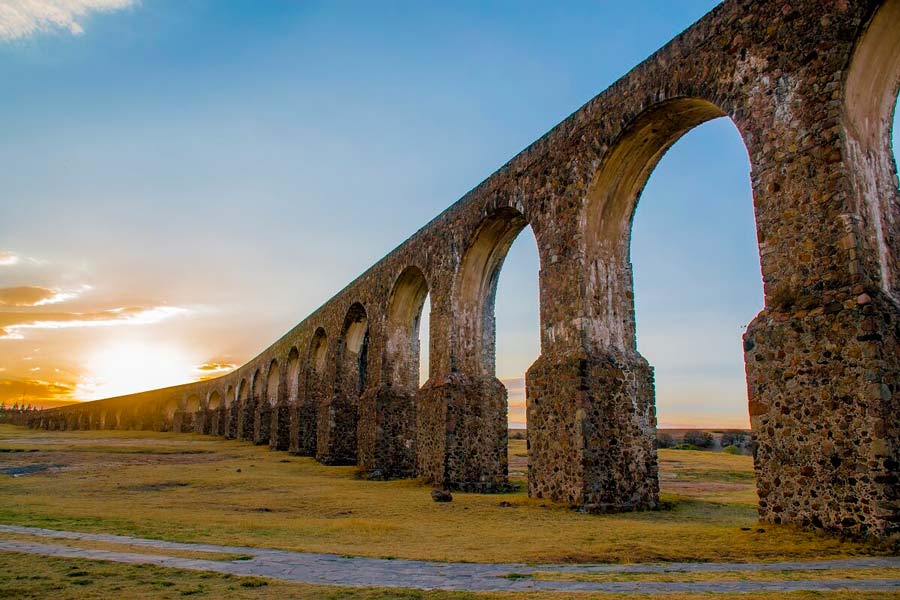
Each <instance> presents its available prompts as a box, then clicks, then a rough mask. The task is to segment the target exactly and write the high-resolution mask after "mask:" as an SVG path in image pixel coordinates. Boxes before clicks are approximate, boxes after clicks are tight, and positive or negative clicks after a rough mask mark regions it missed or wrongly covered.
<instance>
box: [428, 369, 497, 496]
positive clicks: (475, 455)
mask: <svg viewBox="0 0 900 600" xmlns="http://www.w3.org/2000/svg"><path fill="white" fill-rule="evenodd" d="M506 399H507V392H506V388H505V387H504V385H503V384H502V383H501V382H500V380H499V379H497V378H496V377H469V376H466V375H464V374H462V373H451V374H449V375H447V376H444V377H439V378H433V379H430V380H429V381H428V382H427V383H426V384H425V385H424V386H423V387H422V389H421V390H420V392H419V404H418V409H417V410H418V415H417V420H418V423H417V430H418V454H419V464H418V467H419V476H420V477H421V478H422V479H423V481H425V482H427V483H432V484H435V485H441V486H443V487H447V488H449V489H458V490H462V491H472V492H497V491H504V490H506V489H507V488H508V485H509V484H508V480H507V473H508V467H509V464H508V463H509V461H508V456H507V439H508V431H507V422H506Z"/></svg>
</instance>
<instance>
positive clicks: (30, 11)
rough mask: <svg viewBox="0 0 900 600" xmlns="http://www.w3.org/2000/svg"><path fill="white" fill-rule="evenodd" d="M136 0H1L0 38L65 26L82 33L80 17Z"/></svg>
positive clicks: (16, 38)
mask: <svg viewBox="0 0 900 600" xmlns="http://www.w3.org/2000/svg"><path fill="white" fill-rule="evenodd" d="M136 3H137V0H0V40H7V41H8V40H18V39H23V38H27V37H30V36H33V35H36V34H38V33H45V32H48V31H53V30H59V29H63V30H66V31H68V32H69V33H71V34H72V35H81V34H83V33H84V28H83V27H82V26H81V23H80V21H81V20H82V19H83V17H85V16H86V15H87V14H88V13H91V12H111V11H115V10H122V9H124V8H129V7H131V6H134V5H135V4H136Z"/></svg>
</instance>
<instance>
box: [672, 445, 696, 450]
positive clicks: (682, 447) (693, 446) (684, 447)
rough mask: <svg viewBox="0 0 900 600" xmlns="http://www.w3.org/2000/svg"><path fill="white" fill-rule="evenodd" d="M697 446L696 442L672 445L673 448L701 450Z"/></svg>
mask: <svg viewBox="0 0 900 600" xmlns="http://www.w3.org/2000/svg"><path fill="white" fill-rule="evenodd" d="M699 449H700V448H698V447H697V446H695V445H694V444H675V445H674V446H672V450H699Z"/></svg>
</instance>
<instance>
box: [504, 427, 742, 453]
mask: <svg viewBox="0 0 900 600" xmlns="http://www.w3.org/2000/svg"><path fill="white" fill-rule="evenodd" d="M527 437H528V434H527V430H525V429H510V430H509V438H510V439H512V440H524V439H526V438H527ZM656 447H657V448H669V449H672V450H719V451H722V452H728V453H729V454H753V453H754V450H755V448H754V442H753V438H752V437H751V435H750V431H748V430H746V429H725V430H719V429H713V430H705V429H668V430H666V429H660V430H657V432H656Z"/></svg>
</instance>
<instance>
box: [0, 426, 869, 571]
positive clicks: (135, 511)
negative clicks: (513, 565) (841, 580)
mask: <svg viewBox="0 0 900 600" xmlns="http://www.w3.org/2000/svg"><path fill="white" fill-rule="evenodd" d="M524 453H525V446H524V442H523V441H520V440H514V441H513V443H512V444H511V447H510V457H511V472H512V473H514V474H516V473H518V474H519V475H518V477H519V481H521V476H522V475H523V474H524V470H525V468H524V465H525V462H524V461H525V457H524V456H523V455H524ZM660 457H661V484H662V490H663V495H662V499H663V501H664V502H665V504H666V506H667V508H666V509H665V510H661V511H653V512H642V513H629V514H620V515H600V516H598V515H586V514H580V513H578V512H576V511H573V510H571V509H569V508H566V507H563V506H559V505H555V504H552V503H550V502H545V501H540V500H532V499H529V498H528V497H527V495H526V494H525V493H524V492H522V491H519V492H516V493H510V494H503V495H478V494H455V495H454V501H453V502H451V503H447V504H438V503H434V502H433V501H432V500H431V498H430V495H429V489H428V488H425V487H422V486H420V485H419V484H418V483H416V482H414V481H394V482H370V481H361V480H359V479H357V478H356V476H355V470H354V469H353V468H352V467H324V466H321V465H319V464H317V463H316V462H315V461H313V460H311V459H309V458H299V457H293V456H289V455H287V454H285V453H282V452H270V451H269V450H268V449H265V448H261V447H254V446H252V445H250V444H247V443H242V442H235V441H226V440H222V439H218V438H213V437H205V436H195V435H182V434H165V433H156V432H114V431H105V432H98V431H93V432H46V431H31V430H26V429H20V428H16V427H11V426H0V472H3V471H4V470H7V471H8V470H9V469H11V468H13V469H15V468H23V467H24V468H32V469H34V468H42V467H46V468H45V469H44V470H39V471H36V472H34V473H32V474H29V475H24V476H21V477H15V478H13V477H9V476H5V475H0V478H2V479H0V481H2V485H0V523H7V524H19V525H30V526H39V527H48V528H55V529H67V530H77V531H87V532H103V533H119V534H127V535H137V536H141V537H151V538H159V539H166V540H172V541H186V542H209V543H216V544H227V545H245V546H260V547H272V548H281V549H288V550H300V551H313V552H327V553H335V554H343V555H362V556H375V557H397V558H418V559H430V560H453V561H493V562H501V561H502V562H515V561H522V562H565V561H583V562H641V561H743V560H776V559H812V558H835V557H845V556H854V555H865V554H874V553H877V552H879V549H878V548H876V547H873V546H867V545H864V544H861V543H856V542H849V541H842V540H839V539H836V538H833V537H829V536H826V535H822V534H816V533H811V532H806V531H800V530H796V529H793V528H790V527H778V526H772V525H769V524H762V525H761V524H759V523H758V522H757V519H756V510H755V502H756V495H755V491H754V483H753V471H752V465H751V461H750V459H749V457H745V456H734V455H728V454H722V453H711V452H691V451H679V450H663V451H661V452H660ZM9 472H12V471H9ZM686 540H690V543H685V541H686Z"/></svg>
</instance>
